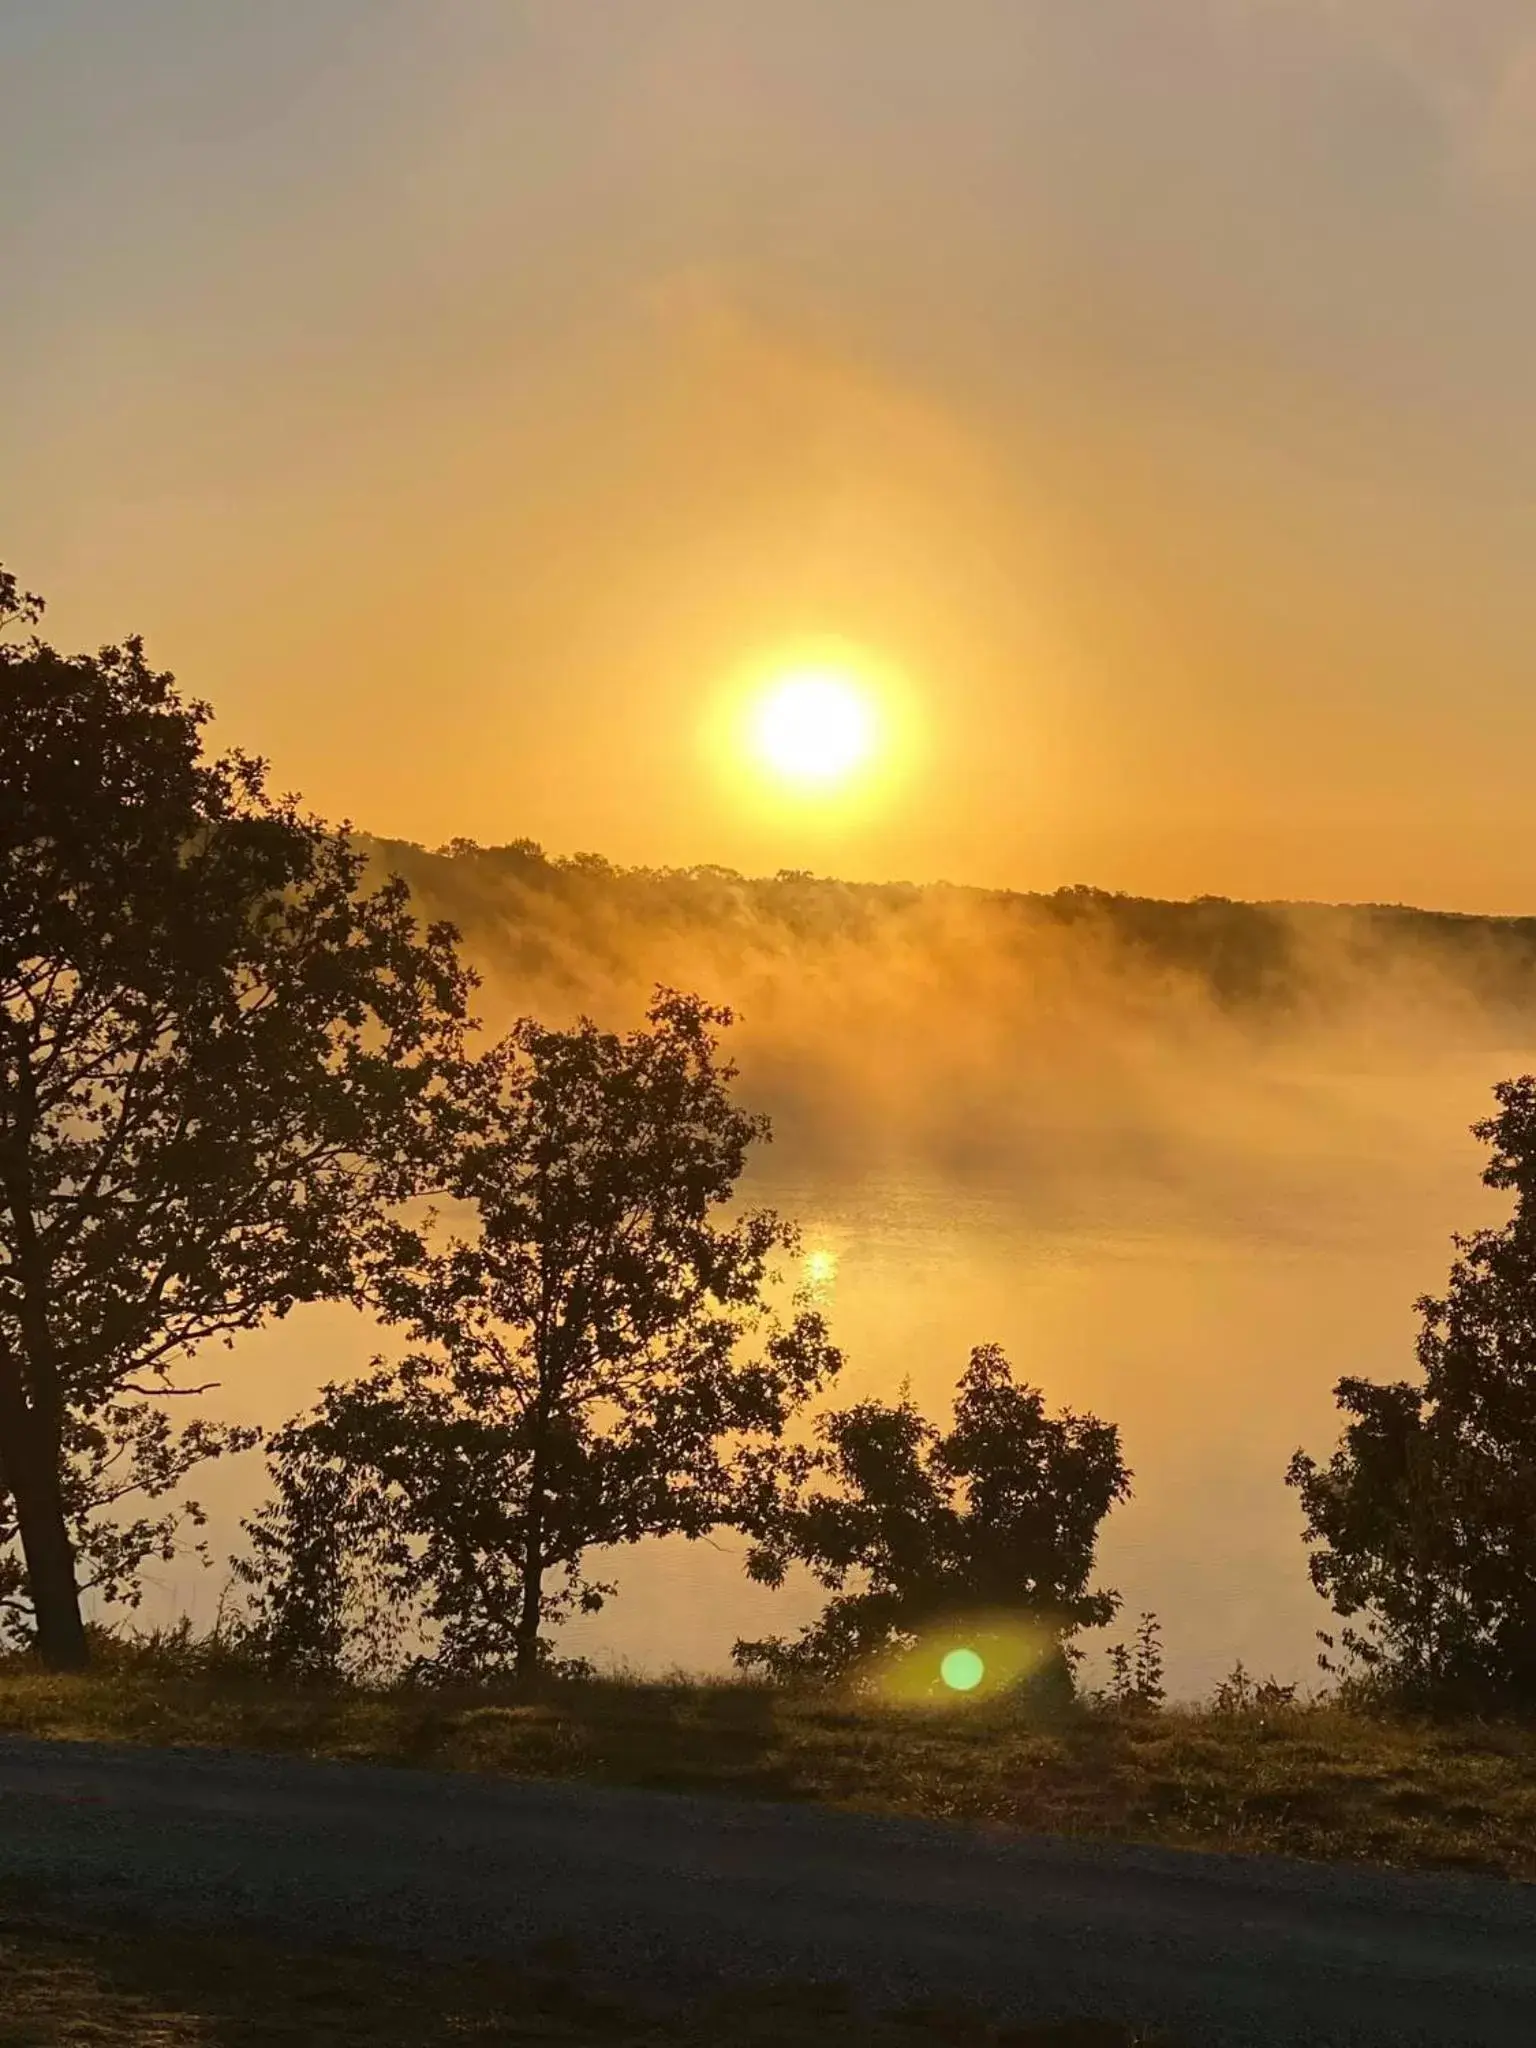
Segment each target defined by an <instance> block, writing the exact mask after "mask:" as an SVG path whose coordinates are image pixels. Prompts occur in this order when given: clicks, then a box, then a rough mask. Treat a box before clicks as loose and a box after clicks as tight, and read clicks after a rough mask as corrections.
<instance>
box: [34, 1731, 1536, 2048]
mask: <svg viewBox="0 0 1536 2048" xmlns="http://www.w3.org/2000/svg"><path fill="white" fill-rule="evenodd" d="M0 1877H8V1878H13V1879H14V1878H17V1877H20V1878H22V1879H24V1880H36V1881H37V1882H38V1884H39V1886H40V1888H46V1890H47V1891H48V1892H49V1893H50V1894H51V1895H52V1896H54V1897H55V1898H57V1897H60V1896H63V1897H65V1898H68V1899H71V1900H74V1901H77V1902H79V1903H80V1904H81V1905H83V1906H86V1907H89V1908H91V1909H93V1910H101V1909H103V1908H105V1909H108V1910H110V1911H112V1912H113V1913H114V1914H117V1915H126V1916H128V1917H129V1918H134V1917H138V1916H151V1917H154V1918H156V1919H171V1920H175V1921H178V1922H181V1923H184V1924H215V1925H218V1926H221V1927H227V1926H230V1925H234V1924H240V1925H244V1926H248V1927H260V1928H262V1929H264V1930H271V1931H277V1932H287V1933H293V1934H298V1935H302V1936H303V1937H305V1938H306V1939H316V1940H322V1941H329V1940H332V1939H344V1940H348V1941H357V1940H359V1939H368V1940H378V1941H382V1942H386V1943H389V1944H400V1945H408V1946H412V1947H419V1948H425V1949H432V1950H437V1951H441V1952H444V1953H450V1954H483V1955H486V1954H488V1955H504V1956H511V1957H514V1958H516V1957H518V1956H520V1955H522V1954H524V1953H525V1952H526V1950H527V1948H528V1946H529V1945H530V1944H531V1943H534V1942H537V1941H542V1940H548V1939H550V1938H552V1937H560V1938H564V1939H566V1940H569V1941H572V1942H574V1944H575V1945H576V1948H577V1950H578V1952H579V1954H580V1955H582V1956H583V1957H585V1958H587V1959H589V1962H590V1964H591V1966H592V1967H593V1968H594V1969H595V1971H596V1972H597V1973H598V1974H599V1975H604V1974H607V1975H611V1976H613V1977H616V1978H622V1979H626V1980H628V1981H631V1982H635V1981H641V1982H647V1983H651V1984H654V1985H655V1986H656V1987H657V1988H658V1989H666V1990H682V1989H687V1988H689V1987H691V1986H694V1985H698V1984H701V1983H704V1982H707V1981H709V1980H711V1979H714V1980H718V1979H719V1978H721V1977H726V1978H731V1979H736V1980H740V1979H743V1978H754V1977H784V1976H788V1977H792V1978H795V1979H798V1980H802V1981H803V1980H817V1981H828V1980H837V1981H840V1982H843V1983H846V1984H850V1985H853V1986H855V1987H857V1988H858V1989H860V1990H861V1991H863V1992H865V1993H867V1994H868V1995H869V1996H870V1997H871V1998H872V1999H875V2000H877V2001H879V2002H883V2003H893V2002H898V2001H904V2000H907V1999H912V1998H934V1997H954V1996H961V1997H969V1998H972V1999H975V2000H977V2001H979V2002H982V2003H985V2004H986V2005H987V2006H988V2007H989V2008H990V2009H992V2010H993V2011H994V2012H995V2013H997V2014H998V2016H999V2017H1010V2018H1019V2019H1024V2018H1032V2017H1055V2016H1064V2015H1068V2014H1080V2015H1084V2016H1088V2015H1093V2016H1097V2017H1102V2018H1106V2019H1109V2018H1118V2019H1136V2020H1141V2021H1147V2022H1152V2023H1161V2024H1162V2025H1164V2026H1167V2027H1170V2028H1173V2029H1176V2030H1177V2031H1178V2032H1179V2034H1180V2037H1181V2039H1183V2040H1184V2041H1186V2042H1188V2043H1189V2044H1191V2048H1203V2044H1206V2043H1211V2044H1234V2048H1237V2044H1241V2048H1263V2044H1268V2043H1285V2044H1287V2048H1291V2044H1307V2043H1359V2044H1366V2043H1371V2044H1374V2043H1382V2044H1386V2043H1391V2044H1393V2048H1406V2044H1410V2043H1419V2044H1424V2043H1435V2044H1437V2048H1457V2044H1463V2048H1484V2044H1486V2048H1503V2044H1505V2043H1508V2044H1510V2048H1515V2044H1519V2048H1532V2044H1533V2043H1536V1887H1522V1886H1512V1885H1501V1884H1497V1883H1493V1882H1485V1881H1481V1880H1477V1879H1470V1878H1469V1879H1459V1878H1408V1877H1402V1876H1396V1875H1393V1874H1391V1873H1387V1872H1363V1871H1357V1870H1344V1869H1340V1868H1337V1867H1324V1866H1314V1865H1309V1864H1300V1863H1287V1862H1281V1861H1278V1860H1271V1859H1251V1858H1238V1857H1221V1856H1197V1855H1188V1854H1181V1853H1178V1852H1174V1851H1161V1850H1151V1849H1127V1848H1115V1847H1108V1846H1099V1845H1087V1844H1077V1843H1067V1842H1059V1841H1046V1840H1035V1839H1024V1840H1017V1839H1015V1840H1008V1839H1002V1838H997V1837H991V1836H982V1835H975V1834H966V1833H960V1832H953V1831H950V1830H947V1829H944V1828H941V1827H938V1826H933V1825H929V1824H926V1823H922V1822H913V1821H884V1820H875V1819H867V1818H864V1817H861V1816H856V1815H848V1814H838V1813H830V1812H826V1811H822V1810H817V1809H814V1808H809V1807H784V1806H769V1805H758V1804H744V1803H737V1802H728V1801H723V1800H722V1801H714V1800H705V1799H696V1798H683V1797H675V1796H672V1795H669V1794H666V1793H647V1792H623V1791H608V1790H603V1789H599V1788H594V1787H588V1786H579V1785H552V1784H517V1783H510V1782H506V1781H497V1780H493V1779H486V1778H475V1777H468V1776H446V1775H432V1774H430V1773H427V1772H412V1771H404V1770H398V1771H397V1770H381V1769H373V1768H370V1767H364V1766H352V1765H338V1764H321V1763H304V1762H295V1761H292V1760H288V1759H278V1758H265V1757H254V1756H243V1755H242V1756H236V1755H229V1754H221V1753H218V1752H212V1751H203V1750H148V1749H116V1748H110V1747H107V1746H105V1745H98V1744H95V1743H32V1742H22V1741H14V1740H9V1739H3V1738H0Z"/></svg>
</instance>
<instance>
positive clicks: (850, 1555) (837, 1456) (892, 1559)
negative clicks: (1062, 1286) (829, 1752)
mask: <svg viewBox="0 0 1536 2048" xmlns="http://www.w3.org/2000/svg"><path fill="white" fill-rule="evenodd" d="M818 1435H819V1438H820V1441H819V1443H818V1445H817V1447H816V1448H815V1449H814V1450H813V1451H811V1452H809V1453H807V1454H805V1455H804V1456H803V1457H802V1460H801V1463H800V1468H799V1471H798V1473H797V1475H796V1486H795V1489H794V1492H793V1495H792V1497H791V1498H790V1499H789V1500H788V1501H787V1502H786V1503H785V1505H784V1506H783V1508H782V1510H781V1513H780V1518H779V1520H778V1522H777V1525H776V1526H775V1527H774V1529H773V1530H772V1531H771V1533H770V1534H769V1536H768V1537H767V1539H766V1540H765V1541H764V1542H763V1543H761V1544H760V1545H759V1546H758V1547H757V1548H756V1549H755V1550H754V1552H753V1553H752V1556H751V1558H750V1561H749V1566H748V1569H749V1571H750V1572H751V1574H752V1576H753V1577H754V1578H756V1579H758V1580H760V1581H761V1582H762V1583H764V1584H766V1585H779V1584H782V1582H783V1580H784V1578H785V1576H786V1574H787V1572H788V1569H789V1567H790V1565H791V1564H792V1563H797V1562H798V1563H802V1564H805V1565H808V1566H809V1567H810V1569H811V1571H812V1572H813V1573H814V1575H815V1577H816V1578H817V1579H818V1580H819V1581H820V1583H821V1584H822V1585H823V1586H825V1587H826V1588H827V1589H828V1590H829V1591H830V1592H832V1593H833V1594H835V1595H836V1596H837V1597H836V1598H834V1599H833V1600H831V1601H830V1602H829V1603H828V1605H827V1607H826V1609H825V1611H824V1612H823V1614H822V1616H821V1618H820V1620H819V1621H817V1622H816V1623H814V1624H813V1625H812V1626H811V1627H810V1628H808V1629H806V1630H804V1631H803V1632H802V1633H801V1635H800V1636H799V1637H797V1638H796V1639H795V1640H794V1641H785V1640H784V1639H783V1638H781V1637H771V1638H768V1639H767V1640H765V1641H762V1642H755V1643H746V1642H744V1643H738V1644H737V1646H736V1652H735V1655H736V1661H737V1663H738V1664H740V1665H742V1666H743V1667H745V1668H747V1669H749V1670H751V1669H755V1670H759V1671H763V1672H766V1673H768V1674H770V1675H773V1676H784V1677H788V1676H794V1675H799V1674H805V1675H810V1676H816V1677H822V1678H838V1677H843V1676H845V1675H847V1674H850V1673H853V1672H856V1671H857V1670H858V1669H859V1668H860V1667H861V1666H864V1665H867V1664H869V1663H870V1661H871V1660H872V1659H878V1658H881V1657H884V1656H887V1655H888V1654H889V1653H890V1652H892V1651H899V1650H901V1649H903V1648H905V1647H907V1646H909V1645H913V1644H915V1643H917V1642H918V1641H919V1640H920V1639H921V1638H922V1637H923V1636H924V1635H925V1633H927V1632H928V1631H930V1630H933V1629H935V1628H941V1627H942V1626H943V1625H944V1624H945V1623H946V1621H947V1620H948V1619H949V1618H950V1617H952V1616H956V1615H969V1614H986V1615H1011V1616H1017V1617H1021V1618H1027V1619H1028V1620H1029V1621H1032V1622H1033V1623H1035V1624H1036V1625H1037V1626H1039V1627H1040V1628H1042V1629H1043V1630H1045V1631H1047V1632H1048V1633H1049V1635H1050V1637H1051V1638H1053V1639H1054V1640H1055V1641H1056V1642H1058V1643H1062V1642H1065V1641H1066V1640H1067V1639H1068V1638H1069V1637H1070V1636H1071V1635H1072V1634H1073V1633H1074V1632H1075V1631H1076V1630H1078V1629H1082V1628H1090V1627H1097V1626H1101V1625H1102V1624H1103V1623H1105V1622H1107V1621H1109V1620H1110V1619H1111V1617H1112V1616H1113V1614H1114V1612H1115V1608H1116V1604H1117V1603H1116V1596H1115V1595H1114V1594H1113V1593H1109V1592H1103V1591H1090V1590H1089V1585H1088V1581H1089V1578H1090V1576H1091V1574H1092V1571H1093V1562H1094V1551H1095V1547H1096V1544H1097V1541H1098V1532H1099V1525H1100V1523H1101V1522H1102V1521H1103V1519H1104V1517H1105V1515H1106V1514H1107V1513H1108V1512H1109V1510H1110V1509H1111V1508H1112V1507H1113V1506H1114V1504H1115V1503H1116V1501H1120V1500H1124V1499H1126V1498H1127V1497H1128V1496H1129V1493H1130V1474H1129V1472H1128V1471H1127V1470H1126V1467H1125V1465H1124V1463H1123V1461H1122V1459H1121V1455H1120V1439H1119V1434H1118V1432H1117V1431H1116V1430H1115V1428H1114V1427H1113V1425H1112V1424H1109V1423H1104V1422H1099V1421H1098V1420H1096V1419H1095V1418H1094V1417H1093V1416H1078V1415H1072V1414H1063V1415H1060V1416H1050V1415H1047V1414H1046V1411H1045V1401H1044V1398H1043V1396H1042V1395H1041V1394H1040V1393H1038V1392H1037V1391H1036V1389H1034V1388H1033V1387H1028V1386H1021V1385H1020V1384H1019V1383H1018V1382H1017V1381H1016V1380H1015V1379H1014V1377H1013V1373H1012V1370H1011V1368H1010V1367H1009V1364H1008V1361H1007V1359H1006V1358H1005V1357H1004V1356H1003V1353H1002V1351H1001V1350H1000V1349H999V1348H998V1347H997V1346H996V1345H992V1344H987V1345H981V1346H979V1347H978V1348H977V1349H976V1350H975V1351H973V1352H972V1353H971V1358H970V1363H969V1364H968V1365H967V1366H966V1368H965V1371H964V1372H963V1373H962V1374H961V1376H960V1381H959V1385H958V1387H957V1390H956V1399H955V1412H954V1421H953V1424H952V1426H951V1427H950V1429H949V1430H948V1431H942V1432H941V1431H940V1430H939V1429H937V1428H935V1426H934V1425H933V1424H932V1423H930V1422H928V1421H927V1420H926V1418H925V1417H924V1416H923V1415H922V1414H921V1413H920V1412H919V1411H918V1409H917V1408H916V1407H915V1406H914V1404H913V1402H912V1400H911V1399H910V1397H903V1399H902V1400H901V1401H899V1402H897V1403H896V1404H894V1405H887V1404H886V1403H884V1402H880V1401H864V1402H860V1403H859V1404H858V1405H857V1406H856V1407H853V1408H847V1409H843V1410H842V1411H840V1412H838V1413H835V1414H831V1415H828V1416H825V1417H823V1418H822V1420H821V1422H820V1423H819V1425H818ZM823 1482H826V1483H823ZM850 1585H854V1586H855V1588H856V1589H855V1590H849V1588H850Z"/></svg>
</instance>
